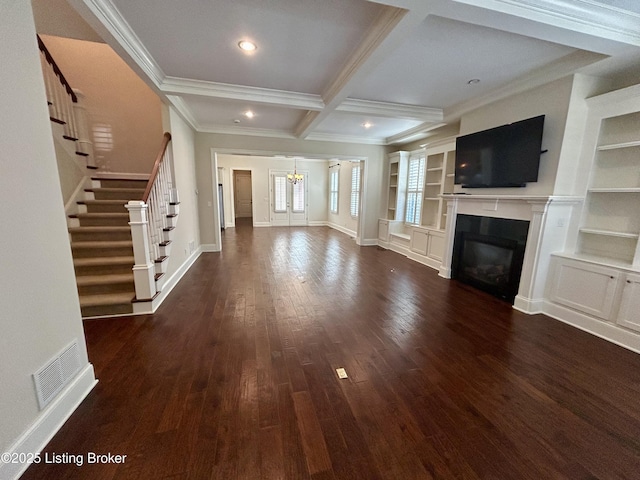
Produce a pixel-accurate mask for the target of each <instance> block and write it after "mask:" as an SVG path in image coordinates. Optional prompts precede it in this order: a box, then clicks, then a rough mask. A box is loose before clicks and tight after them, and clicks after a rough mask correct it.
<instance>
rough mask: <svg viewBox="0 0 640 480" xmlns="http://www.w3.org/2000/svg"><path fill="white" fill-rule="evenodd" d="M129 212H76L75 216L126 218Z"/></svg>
mask: <svg viewBox="0 0 640 480" xmlns="http://www.w3.org/2000/svg"><path fill="white" fill-rule="evenodd" d="M128 216H129V214H128V213H127V212H122V213H121V212H95V213H76V214H74V215H73V217H77V218H80V217H84V218H124V217H128Z"/></svg>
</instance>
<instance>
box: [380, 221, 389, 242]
mask: <svg viewBox="0 0 640 480" xmlns="http://www.w3.org/2000/svg"><path fill="white" fill-rule="evenodd" d="M378 239H379V240H382V241H383V242H388V241H389V222H388V221H386V220H378Z"/></svg>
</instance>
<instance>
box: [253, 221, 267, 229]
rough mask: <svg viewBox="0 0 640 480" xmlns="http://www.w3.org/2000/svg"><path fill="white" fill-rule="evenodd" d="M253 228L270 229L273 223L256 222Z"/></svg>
mask: <svg viewBox="0 0 640 480" xmlns="http://www.w3.org/2000/svg"><path fill="white" fill-rule="evenodd" d="M253 226H254V227H256V228H263V227H270V226H271V222H255V223H254V224H253Z"/></svg>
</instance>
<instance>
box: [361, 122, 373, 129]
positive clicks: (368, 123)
mask: <svg viewBox="0 0 640 480" xmlns="http://www.w3.org/2000/svg"><path fill="white" fill-rule="evenodd" d="M362 126H363V127H364V128H371V127H373V123H370V122H364V123H363V124H362Z"/></svg>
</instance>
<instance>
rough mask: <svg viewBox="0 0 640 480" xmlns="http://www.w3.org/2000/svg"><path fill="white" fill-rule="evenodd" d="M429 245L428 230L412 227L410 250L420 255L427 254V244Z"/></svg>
mask: <svg viewBox="0 0 640 480" xmlns="http://www.w3.org/2000/svg"><path fill="white" fill-rule="evenodd" d="M428 245H429V232H425V231H424V230H418V229H417V228H414V229H413V233H412V234H411V250H412V251H414V252H416V253H419V254H420V255H426V254H427V246H428Z"/></svg>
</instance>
